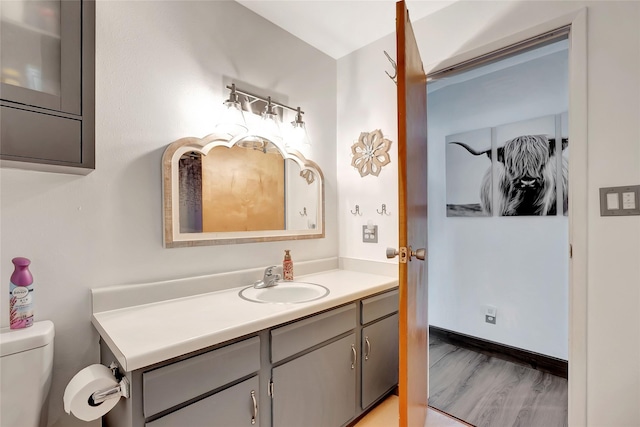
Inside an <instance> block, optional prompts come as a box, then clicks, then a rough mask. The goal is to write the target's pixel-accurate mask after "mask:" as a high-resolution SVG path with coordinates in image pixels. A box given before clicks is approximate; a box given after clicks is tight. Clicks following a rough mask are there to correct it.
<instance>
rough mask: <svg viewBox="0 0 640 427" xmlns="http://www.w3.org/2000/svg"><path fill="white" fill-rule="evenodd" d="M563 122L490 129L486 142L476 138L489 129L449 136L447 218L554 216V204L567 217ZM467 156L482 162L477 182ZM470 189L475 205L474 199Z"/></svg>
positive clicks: (547, 118)
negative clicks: (482, 167) (480, 175)
mask: <svg viewBox="0 0 640 427" xmlns="http://www.w3.org/2000/svg"><path fill="white" fill-rule="evenodd" d="M563 118H564V117H563V115H560V114H558V115H552V116H545V117H540V118H536V119H531V120H526V121H522V122H517V123H511V124H507V125H502V126H498V127H494V128H490V129H488V133H489V135H490V137H489V138H487V139H485V140H484V142H482V141H479V140H478V138H481V137H480V135H481V134H485V135H486V133H487V129H482V130H478V131H473V132H466V133H463V134H454V135H449V136H447V137H446V139H445V141H446V144H447V151H446V153H447V165H446V166H447V216H523V215H538V216H544V215H557V214H558V206H561V208H560V213H561V214H565V215H566V213H567V209H568V194H567V186H568V156H567V155H566V153H565V152H566V150H567V147H568V144H569V139H568V138H567V137H563V136H562V135H563V133H565V132H563V127H564V126H563V122H566V120H563ZM565 134H566V133H565ZM460 149H462V151H460ZM465 156H466V157H471V158H473V159H484V169H485V171H484V173H483V174H482V177H481V178H480V179H479V180H478V179H477V176H478V173H477V171H476V170H475V168H476V163H475V162H474V163H473V168H472V167H471V166H470V165H471V164H472V163H471V162H470V161H469V160H468V159H463V157H465ZM466 171H469V173H468V174H466V175H465V176H464V177H461V176H460V175H459V174H460V173H464V172H466ZM461 183H466V185H465V186H464V189H461V188H462V187H461V185H462V184H461ZM474 191H475V192H476V196H475V200H479V203H476V202H474V201H473V200H474V197H473V192H474Z"/></svg>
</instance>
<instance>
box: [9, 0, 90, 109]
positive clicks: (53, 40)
mask: <svg viewBox="0 0 640 427" xmlns="http://www.w3.org/2000/svg"><path fill="white" fill-rule="evenodd" d="M81 34H82V4H81V2H80V0H2V1H0V67H1V69H0V81H1V82H2V88H1V89H2V93H1V98H2V99H3V100H6V101H12V102H16V103H19V104H24V105H29V106H34V107H40V108H45V109H50V110H55V111H60V112H64V113H70V114H77V115H80V114H81V109H80V106H81V102H80V101H81V99H80V97H81V84H82V82H81V42H82V38H81Z"/></svg>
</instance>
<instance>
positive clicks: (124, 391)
mask: <svg viewBox="0 0 640 427" xmlns="http://www.w3.org/2000/svg"><path fill="white" fill-rule="evenodd" d="M118 368H119V366H118V364H117V363H116V362H111V364H110V365H109V369H111V373H112V374H113V376H114V377H115V378H116V379H117V380H118V385H116V386H113V387H110V388H107V389H104V390H98V391H96V392H94V393H93V394H92V395H91V396H90V397H89V405H91V406H98V405H100V404H101V403H102V402H104V401H106V400H108V399H116V398H117V399H119V398H120V397H124V398H128V397H129V396H130V391H131V385H130V383H129V380H128V379H127V377H125V376H124V375H122V374H121V373H120V370H119V369H118Z"/></svg>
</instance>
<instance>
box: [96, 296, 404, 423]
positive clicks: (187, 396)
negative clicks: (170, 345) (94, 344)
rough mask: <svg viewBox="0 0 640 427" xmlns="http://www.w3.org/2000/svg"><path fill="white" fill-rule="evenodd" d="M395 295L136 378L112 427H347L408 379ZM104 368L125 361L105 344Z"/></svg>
mask: <svg viewBox="0 0 640 427" xmlns="http://www.w3.org/2000/svg"><path fill="white" fill-rule="evenodd" d="M397 310H398V292H397V290H393V291H388V292H384V293H381V294H379V295H375V296H373V297H370V298H365V299H362V300H359V301H354V302H352V303H349V304H345V305H343V306H340V307H337V308H333V309H330V310H327V311H324V312H321V313H318V314H314V315H311V316H307V317H305V318H302V319H299V320H295V321H292V322H289V323H286V324H283V325H279V326H276V327H274V328H271V329H267V330H263V331H260V332H257V333H255V334H252V335H250V336H246V337H239V338H237V339H235V340H232V341H230V342H227V343H222V344H219V345H216V346H213V347H211V348H207V349H203V350H201V351H198V352H195V353H191V354H186V355H184V356H180V357H178V358H175V359H172V360H167V361H165V362H161V363H158V364H156V365H152V366H148V367H146V368H143V369H139V370H137V371H133V372H124V373H123V375H124V376H126V377H127V378H128V379H129V381H130V382H131V396H130V397H129V398H128V399H121V400H120V402H119V403H118V404H117V405H116V406H115V408H113V409H112V410H111V411H110V412H109V413H108V414H107V415H106V416H105V417H104V418H103V425H104V426H106V427H109V426H111V427H169V426H190V427H199V426H205V425H206V426H220V427H236V426H238V427H241V426H262V427H299V426H305V427H314V426H315V427H341V426H344V425H347V424H348V423H350V422H351V421H353V420H354V419H355V418H356V417H358V416H360V415H362V413H363V412H364V411H366V410H367V409H369V408H370V407H371V406H372V405H373V404H375V403H376V402H377V401H379V400H380V399H381V398H383V397H384V396H385V395H386V394H387V393H389V392H390V391H391V390H393V389H394V388H395V386H396V384H397V379H398V315H397ZM100 351H101V360H102V363H103V364H105V365H108V364H109V363H111V362H112V361H114V360H115V358H114V357H113V354H112V352H111V350H110V349H109V347H108V346H107V345H106V343H105V342H104V341H101V346H100Z"/></svg>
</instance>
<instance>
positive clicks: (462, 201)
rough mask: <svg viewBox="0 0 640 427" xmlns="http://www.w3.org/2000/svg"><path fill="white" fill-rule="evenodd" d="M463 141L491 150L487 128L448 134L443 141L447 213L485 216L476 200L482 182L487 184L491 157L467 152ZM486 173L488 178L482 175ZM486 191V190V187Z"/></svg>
mask: <svg viewBox="0 0 640 427" xmlns="http://www.w3.org/2000/svg"><path fill="white" fill-rule="evenodd" d="M457 141H464V143H465V144H466V145H467V146H468V147H469V148H471V149H472V150H475V151H478V152H481V151H485V150H487V149H488V150H491V128H485V129H478V130H473V131H470V132H463V133H457V134H453V135H448V136H447V137H446V138H445V142H446V144H447V145H446V159H447V164H446V180H447V181H446V182H447V216H467V217H468V216H488V215H489V213H488V212H486V211H484V210H483V209H482V204H481V202H480V194H481V191H480V188H481V186H482V185H483V182H488V185H491V179H490V178H491V160H490V159H488V158H487V157H486V156H472V155H469V152H468V151H467V149H465V148H464V147H463V146H461V145H458V144H455V142H457ZM487 174H488V175H489V180H488V181H485V177H486V176H487ZM489 191H490V190H489Z"/></svg>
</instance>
